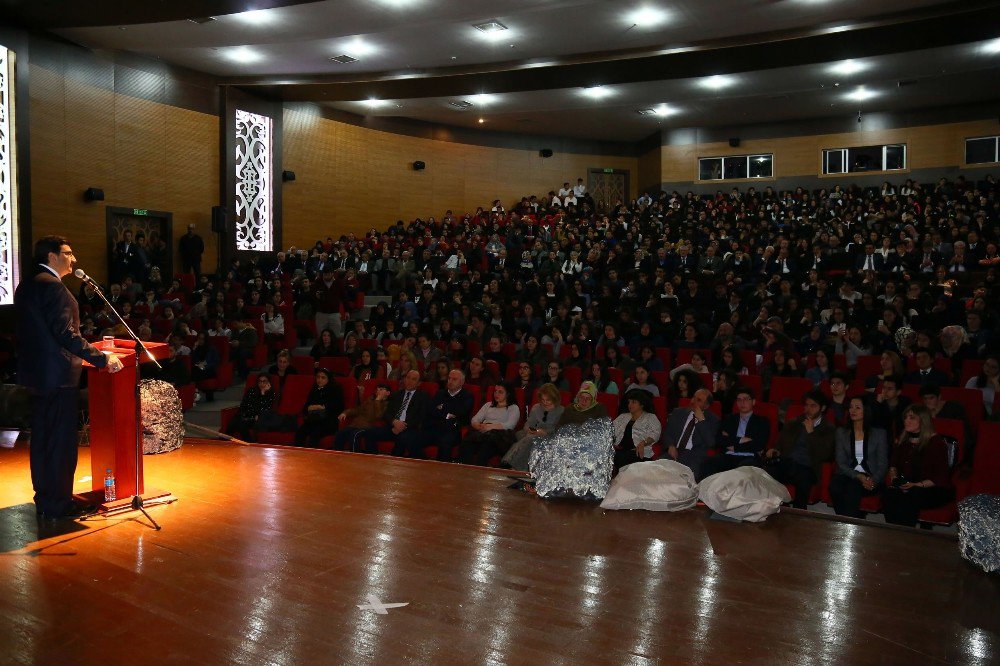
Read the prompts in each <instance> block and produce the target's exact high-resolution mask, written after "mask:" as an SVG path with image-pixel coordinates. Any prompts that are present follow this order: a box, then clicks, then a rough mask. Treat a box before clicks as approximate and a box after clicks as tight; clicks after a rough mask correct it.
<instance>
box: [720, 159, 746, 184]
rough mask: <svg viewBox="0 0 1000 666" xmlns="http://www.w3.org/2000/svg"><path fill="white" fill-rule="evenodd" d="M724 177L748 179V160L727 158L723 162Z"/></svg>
mask: <svg viewBox="0 0 1000 666" xmlns="http://www.w3.org/2000/svg"><path fill="white" fill-rule="evenodd" d="M722 177H723V178H726V179H730V178H746V177H747V158H746V157H745V156H742V155H741V156H740V157H726V158H723V160H722Z"/></svg>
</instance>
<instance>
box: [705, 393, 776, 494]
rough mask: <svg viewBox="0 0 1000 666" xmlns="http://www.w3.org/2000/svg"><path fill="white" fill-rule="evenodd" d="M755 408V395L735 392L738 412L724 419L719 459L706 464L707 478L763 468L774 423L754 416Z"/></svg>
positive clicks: (720, 431)
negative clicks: (757, 467)
mask: <svg viewBox="0 0 1000 666" xmlns="http://www.w3.org/2000/svg"><path fill="white" fill-rule="evenodd" d="M754 404H755V401H754V398H753V393H752V392H751V391H750V390H749V389H746V388H741V389H738V390H737V391H736V409H737V410H738V411H737V413H736V414H727V415H726V416H725V417H723V419H722V427H721V429H720V430H719V437H718V440H717V441H718V444H719V454H720V455H717V456H715V457H713V458H707V459H706V460H705V463H704V466H703V475H704V476H711V475H712V474H717V473H719V472H725V471H726V470H730V469H735V468H737V467H743V466H744V465H760V464H761V461H762V460H763V457H764V450H765V449H766V448H767V439H768V437H769V436H770V434H771V422H770V421H768V420H767V417H765V416H761V415H759V414H754V413H753V408H754Z"/></svg>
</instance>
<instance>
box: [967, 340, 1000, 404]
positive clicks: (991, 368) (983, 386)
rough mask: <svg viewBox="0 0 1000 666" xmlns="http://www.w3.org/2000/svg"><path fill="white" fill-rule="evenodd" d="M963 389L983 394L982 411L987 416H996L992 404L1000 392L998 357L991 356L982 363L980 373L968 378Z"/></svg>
mask: <svg viewBox="0 0 1000 666" xmlns="http://www.w3.org/2000/svg"><path fill="white" fill-rule="evenodd" d="M965 388H970V389H978V390H979V391H981V392H982V394H983V410H984V411H985V413H986V415H987V416H990V417H993V416H996V414H994V411H993V403H994V402H996V396H997V393H998V392H1000V356H997V355H996V354H992V355H990V356H987V357H986V360H985V361H983V369H982V371H981V372H980V373H979V374H978V375H976V376H975V377H970V378H969V381H967V382H966V383H965Z"/></svg>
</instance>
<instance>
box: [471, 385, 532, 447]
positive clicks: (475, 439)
mask: <svg viewBox="0 0 1000 666" xmlns="http://www.w3.org/2000/svg"><path fill="white" fill-rule="evenodd" d="M520 418H521V410H520V409H519V408H518V406H517V405H516V404H515V403H514V393H513V391H511V390H510V387H509V386H507V385H506V384H503V383H499V384H495V385H494V386H493V400H492V401H490V402H486V403H484V404H483V406H482V407H481V408H480V409H479V411H478V412H476V415H475V416H473V417H472V423H471V424H470V426H469V427H470V428H471V430H470V431H469V433H468V434H467V435H466V436H465V438H464V439H463V440H462V444H461V460H462V462H463V463H464V464H466V465H483V466H485V465H488V464H489V461H490V459H491V458H493V457H494V456H497V455H501V456H502V455H503V454H505V453H507V451H508V449H510V447H511V446H512V445H513V444H514V440H515V432H514V429H515V428H516V427H517V422H518V420H519V419H520Z"/></svg>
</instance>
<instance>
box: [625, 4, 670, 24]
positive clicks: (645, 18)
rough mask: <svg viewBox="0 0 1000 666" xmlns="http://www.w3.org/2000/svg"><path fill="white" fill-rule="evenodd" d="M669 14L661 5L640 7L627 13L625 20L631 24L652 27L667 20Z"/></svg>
mask: <svg viewBox="0 0 1000 666" xmlns="http://www.w3.org/2000/svg"><path fill="white" fill-rule="evenodd" d="M668 16H669V14H668V13H667V12H665V11H664V10H662V9H660V8H659V7H640V8H639V9H636V10H635V11H633V12H629V13H628V14H626V15H625V20H626V22H627V23H628V24H629V25H634V26H638V27H640V28H651V27H653V26H657V25H660V24H661V23H663V22H664V21H666V20H667V17H668Z"/></svg>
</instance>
